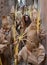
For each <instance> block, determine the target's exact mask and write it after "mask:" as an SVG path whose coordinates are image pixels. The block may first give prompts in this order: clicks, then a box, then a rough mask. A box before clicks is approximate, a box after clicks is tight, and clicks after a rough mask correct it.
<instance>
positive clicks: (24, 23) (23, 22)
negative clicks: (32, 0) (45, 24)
mask: <svg viewBox="0 0 47 65" xmlns="http://www.w3.org/2000/svg"><path fill="white" fill-rule="evenodd" d="M37 18H38V10H37V9H36V8H32V13H31V17H30V15H29V14H27V13H24V14H22V15H21V13H18V15H17V16H16V19H15V15H14V13H11V14H10V16H2V26H1V29H0V59H1V62H2V65H14V58H16V55H15V54H14V46H16V45H17V44H19V46H18V49H19V50H18V55H17V57H18V58H17V61H18V63H17V64H18V65H40V64H41V63H42V62H43V61H44V59H45V48H44V46H43V45H42V43H41V40H43V39H44V38H45V31H44V30H43V29H42V28H40V29H39V33H37ZM13 24H14V26H15V30H16V36H15V37H16V40H15V41H14V39H13V36H14V34H13V32H14V30H13V32H12V25H13ZM20 36H22V39H21V38H20ZM19 40H20V42H19Z"/></svg>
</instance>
